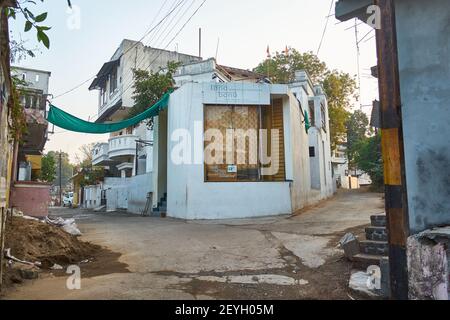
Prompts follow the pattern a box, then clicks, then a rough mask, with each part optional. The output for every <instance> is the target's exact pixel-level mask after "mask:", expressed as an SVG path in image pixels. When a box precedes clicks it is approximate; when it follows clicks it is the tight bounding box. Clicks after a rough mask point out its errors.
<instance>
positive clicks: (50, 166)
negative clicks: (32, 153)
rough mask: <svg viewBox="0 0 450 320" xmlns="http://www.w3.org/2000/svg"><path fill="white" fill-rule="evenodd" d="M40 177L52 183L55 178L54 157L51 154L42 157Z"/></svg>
mask: <svg viewBox="0 0 450 320" xmlns="http://www.w3.org/2000/svg"><path fill="white" fill-rule="evenodd" d="M40 179H41V180H42V181H44V182H48V183H54V182H55V180H56V159H55V157H54V155H53V154H47V155H45V156H44V157H42V169H41V176H40Z"/></svg>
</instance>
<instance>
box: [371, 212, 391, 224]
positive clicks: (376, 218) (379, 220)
mask: <svg viewBox="0 0 450 320" xmlns="http://www.w3.org/2000/svg"><path fill="white" fill-rule="evenodd" d="M370 220H371V222H372V227H386V226H387V218H386V215H384V214H383V215H381V214H380V215H373V216H371V217H370Z"/></svg>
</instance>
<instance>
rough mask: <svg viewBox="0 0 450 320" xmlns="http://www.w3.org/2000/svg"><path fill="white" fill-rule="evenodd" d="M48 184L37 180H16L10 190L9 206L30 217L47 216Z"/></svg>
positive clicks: (48, 201)
mask: <svg viewBox="0 0 450 320" xmlns="http://www.w3.org/2000/svg"><path fill="white" fill-rule="evenodd" d="M49 205H50V185H48V184H45V183H37V182H16V183H15V185H14V187H13V188H12V191H11V206H12V207H15V208H17V209H18V210H20V211H22V212H23V213H24V214H25V215H27V216H31V217H38V218H41V217H47V216H48V207H49Z"/></svg>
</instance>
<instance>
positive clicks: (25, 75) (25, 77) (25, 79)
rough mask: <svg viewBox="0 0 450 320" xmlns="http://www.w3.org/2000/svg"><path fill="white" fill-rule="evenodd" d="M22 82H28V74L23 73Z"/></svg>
mask: <svg viewBox="0 0 450 320" xmlns="http://www.w3.org/2000/svg"><path fill="white" fill-rule="evenodd" d="M22 81H27V74H26V73H22Z"/></svg>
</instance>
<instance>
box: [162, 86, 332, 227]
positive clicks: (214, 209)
mask: <svg viewBox="0 0 450 320" xmlns="http://www.w3.org/2000/svg"><path fill="white" fill-rule="evenodd" d="M213 87H214V84H213V83H203V84H194V83H187V84H185V85H183V86H182V87H181V88H180V89H178V90H177V91H176V92H175V93H174V94H173V95H172V96H171V99H170V105H169V132H168V134H169V148H168V157H169V161H168V174H167V181H168V208H167V209H168V215H169V216H171V217H175V218H182V219H229V218H246V217H260V216H270V215H280V214H291V213H293V212H295V211H296V210H299V209H301V208H303V207H305V206H307V205H310V204H313V203H315V202H317V201H318V200H320V199H323V198H326V197H327V196H329V195H331V194H332V192H331V193H329V194H328V195H327V194H326V193H321V192H320V191H319V192H314V191H312V190H311V180H310V164H309V138H308V135H307V133H306V130H305V125H304V123H303V122H302V118H301V115H300V108H299V104H298V102H297V100H296V98H295V97H294V96H293V94H291V93H290V92H289V90H288V87H287V86H285V85H272V86H270V85H262V84H260V85H255V84H244V83H229V84H227V89H225V90H228V91H230V90H231V91H236V92H237V98H233V99H231V100H232V101H231V100H230V101H227V99H226V98H223V99H221V98H220V95H218V96H217V95H216V96H215V92H214V90H213V89H211V88H213ZM280 97H283V113H284V131H285V137H284V138H285V159H286V181H285V182H273V183H272V182H256V183H252V182H250V183H240V182H231V183H220V182H219V183H212V182H205V176H204V175H205V173H204V165H203V162H204V155H203V149H204V145H203V144H204V142H203V123H204V104H236V105H261V106H265V105H266V106H268V105H270V100H271V98H280ZM177 129H187V130H188V132H189V137H184V139H189V141H192V145H191V152H190V153H191V155H192V156H191V162H190V163H183V164H176V163H174V162H173V161H171V159H172V157H171V156H172V155H171V153H172V152H175V150H176V152H178V150H177V149H176V148H175V147H176V146H177V145H178V144H179V143H180V139H179V137H178V136H177V137H175V136H172V134H173V133H174V132H176V130H177ZM155 174H157V173H155ZM330 177H331V174H330Z"/></svg>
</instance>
